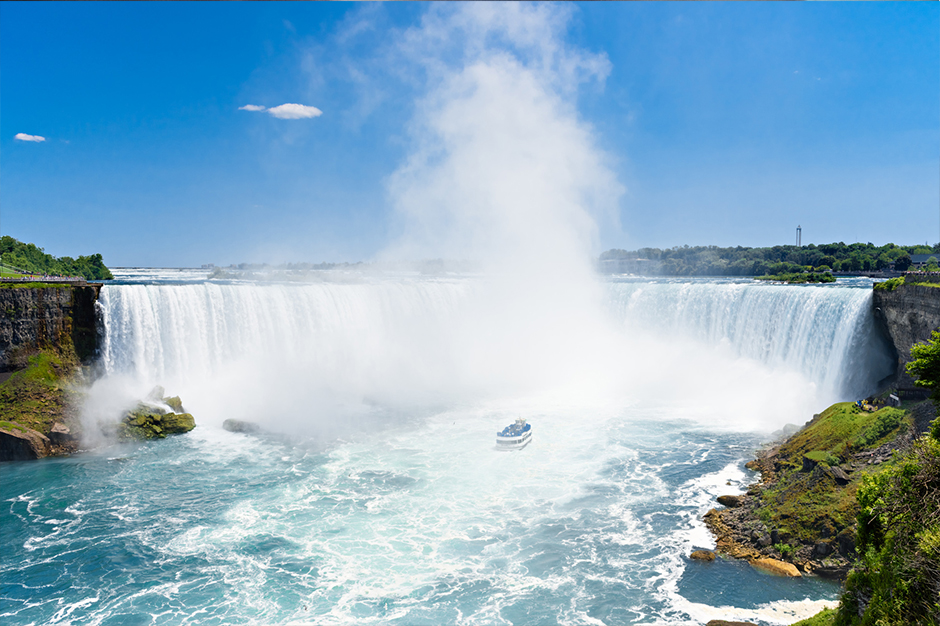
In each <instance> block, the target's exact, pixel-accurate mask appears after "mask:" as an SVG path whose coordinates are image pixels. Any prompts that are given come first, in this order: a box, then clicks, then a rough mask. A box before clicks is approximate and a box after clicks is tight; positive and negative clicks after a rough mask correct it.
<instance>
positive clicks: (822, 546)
mask: <svg viewBox="0 0 940 626" xmlns="http://www.w3.org/2000/svg"><path fill="white" fill-rule="evenodd" d="M813 552H815V553H816V554H818V555H819V556H826V555H827V554H829V553H830V552H832V545H831V544H830V543H829V542H828V541H819V542H817V543H816V545H815V546H814V547H813Z"/></svg>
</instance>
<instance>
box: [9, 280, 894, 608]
mask: <svg viewBox="0 0 940 626" xmlns="http://www.w3.org/2000/svg"><path fill="white" fill-rule="evenodd" d="M132 278H133V277H132ZM168 280H172V282H170V283H167V282H165V281H164V282H161V281H160V280H151V281H150V282H147V281H146V280H144V279H140V278H139V277H138V278H136V279H134V280H128V284H123V285H121V284H116V285H111V286H108V287H106V288H105V290H103V292H102V298H101V302H102V306H103V308H104V314H105V318H106V322H107V325H106V327H107V329H108V333H109V336H108V342H107V345H106V350H105V353H104V354H103V357H102V365H101V370H102V371H101V375H102V378H101V379H100V380H99V381H98V382H97V383H96V384H95V386H94V387H92V389H91V390H89V394H88V402H87V403H86V406H85V411H84V414H83V416H84V420H85V425H86V428H87V429H88V432H93V431H94V427H95V424H96V423H97V421H100V420H106V419H107V418H108V417H109V416H111V415H112V414H111V413H110V411H112V410H113V409H114V406H118V404H119V403H118V404H114V403H115V402H116V400H115V398H116V397H119V396H121V394H122V393H125V392H126V393H128V394H129V396H128V397H129V398H134V397H142V396H141V395H140V394H141V393H146V391H147V390H149V388H150V387H151V386H152V385H154V384H164V385H166V386H167V393H168V395H176V394H180V395H181V396H182V397H183V403H184V405H185V406H186V408H187V410H190V411H192V413H193V414H194V415H195V416H196V419H197V423H198V426H197V428H196V429H195V430H194V431H192V432H191V433H188V434H186V435H182V436H177V437H172V438H169V439H166V440H162V441H153V442H147V443H139V444H121V445H117V444H114V443H111V442H108V441H107V440H101V439H99V440H95V441H92V439H91V438H90V439H89V445H91V443H96V447H93V448H91V449H89V450H88V451H86V452H83V453H81V454H78V455H75V456H73V457H70V458H65V459H51V460H44V461H41V462H31V463H25V462H24V463H7V464H4V465H3V466H2V468H0V470H2V472H0V528H2V531H3V532H2V533H0V623H2V624H4V625H7V624H37V625H38V624H349V623H373V624H402V625H410V624H704V623H705V622H707V621H708V620H710V619H728V620H743V621H750V622H753V623H758V624H789V623H792V622H794V621H796V620H797V619H800V618H802V617H807V616H809V615H811V614H813V613H815V612H817V611H818V610H820V609H821V608H822V607H823V606H824V605H825V604H826V603H827V602H828V603H832V602H833V601H835V600H836V599H837V597H838V593H839V586H838V585H836V584H833V583H830V582H827V581H824V580H820V579H818V578H804V579H782V578H775V577H772V576H769V575H765V574H762V573H759V572H757V571H755V570H753V569H751V568H750V566H748V565H747V564H746V563H743V562H737V561H726V560H719V561H716V562H713V563H702V562H698V561H691V560H690V559H689V558H688V555H689V554H690V552H691V551H692V550H693V549H695V548H710V547H713V545H714V544H713V541H712V538H711V536H710V535H709V533H708V532H707V530H706V529H705V527H704V525H703V524H702V522H701V518H702V515H703V514H704V513H705V512H706V511H707V510H708V509H709V508H712V507H713V506H716V502H715V498H716V497H717V496H718V495H721V494H724V493H740V492H742V491H743V490H744V489H745V488H746V485H747V484H749V483H750V482H751V481H753V480H754V479H755V476H753V475H752V474H751V473H750V472H749V471H748V470H746V469H744V467H743V465H744V463H745V462H746V461H747V460H749V459H750V458H752V454H753V451H754V449H755V448H756V447H757V446H759V445H760V443H761V442H762V441H764V440H765V439H766V437H767V434H766V433H767V431H769V430H772V429H773V428H776V427H779V426H781V425H782V424H783V423H784V421H791V422H794V423H797V424H799V423H802V422H804V421H806V420H808V419H809V418H810V417H812V413H813V412H818V411H819V410H820V409H821V408H824V406H825V405H823V406H820V404H821V403H824V402H830V401H832V400H834V399H849V398H850V397H851V394H853V393H857V392H858V390H862V389H864V388H865V387H866V386H869V387H870V386H871V385H872V384H873V382H874V381H877V380H878V378H880V377H881V376H883V375H884V372H883V369H884V359H883V356H884V355H883V354H882V352H880V348H879V345H880V344H879V342H878V338H877V337H875V336H874V335H873V330H872V328H873V327H872V325H871V323H870V287H867V285H859V286H858V287H855V286H852V285H840V286H838V287H836V288H831V287H830V288H827V287H786V286H767V285H757V284H754V283H748V282H740V281H685V282H683V281H675V282H673V281H632V282H630V281H626V282H625V281H616V280H615V281H610V282H609V283H607V285H606V286H605V288H606V289H607V298H608V300H607V303H606V306H605V312H604V313H603V315H602V316H599V317H589V316H588V317H584V318H583V319H584V320H589V321H596V320H602V321H601V322H598V325H599V324H601V323H603V324H607V323H610V324H611V327H612V328H614V330H613V331H611V330H610V329H605V330H603V332H600V331H597V328H596V327H595V326H593V325H591V324H587V323H581V324H576V325H575V326H576V328H572V333H573V336H574V337H575V338H576V341H571V340H570V338H566V337H564V336H555V335H554V334H552V333H548V334H546V333H545V332H544V329H541V328H538V323H537V322H533V324H532V325H533V326H535V331H533V333H532V334H531V337H528V336H526V335H525V333H526V328H525V326H526V324H528V323H529V320H530V319H534V318H533V317H532V312H531V311H529V310H528V309H526V308H525V306H522V305H519V306H517V308H516V310H506V311H505V316H506V318H507V319H509V320H511V321H512V320H515V321H516V322H518V323H517V324H516V326H514V330H513V334H509V335H507V334H502V333H500V332H499V331H500V330H501V329H499V328H493V327H490V326H487V325H486V324H485V323H481V322H480V321H479V315H464V314H463V312H464V311H465V310H470V311H471V312H472V313H473V312H476V311H478V310H480V309H474V308H473V306H472V305H473V303H474V302H476V300H475V298H476V299H479V295H478V294H480V293H485V288H483V287H480V285H479V284H477V283H475V282H474V281H472V280H471V281H469V282H468V281H466V280H463V279H451V278H448V279H435V278H428V279H425V278H417V279H412V278H400V277H399V278H394V279H392V280H385V279H378V280H372V279H367V278H364V279H363V280H360V281H352V282H350V281H345V282H342V283H329V282H325V283H324V284H317V285H301V286H296V285H250V284H245V285H235V284H224V285H216V284H207V283H204V282H202V279H201V278H197V279H196V280H179V277H177V276H172V277H171V278H170V279H168ZM344 280H345V279H344ZM135 283H136V284H135ZM468 303H469V304H468ZM537 304H538V306H540V307H542V306H544V303H541V302H539V303H537ZM563 305H564V303H563V302H560V303H559V306H558V309H559V310H561V311H562V313H563V314H564V316H566V317H564V320H563V321H570V320H571V319H573V318H572V317H571V316H572V315H574V314H575V313H577V311H574V312H573V311H572V310H570V309H564V306H563ZM538 317H539V319H542V318H545V317H547V318H548V319H551V313H550V312H538ZM416 320H417V321H416ZM611 320H613V321H612V322H611ZM484 321H485V320H484ZM555 321H558V320H555ZM575 321H577V320H575ZM582 321H583V320H582ZM454 328H459V329H462V331H463V332H451V331H452V330H453V329H454ZM549 330H551V327H549ZM470 331H474V332H475V333H476V334H472V333H470ZM484 331H492V333H491V334H492V336H489V337H487V336H486V332H484ZM516 335H519V336H522V338H523V340H524V341H520V342H518V343H514V338H515V336H516ZM467 336H469V337H470V338H471V339H472V341H467V340H466V339H465V338H466V337H467ZM507 337H508V340H507ZM528 339H531V340H532V341H528ZM584 346H587V348H586V349H584V350H580V349H581V348H582V347H584ZM521 350H525V351H529V352H530V353H531V354H530V353H529V352H526V353H523V354H522V355H521V356H520V351H521ZM455 355H457V357H455ZM458 357H459V358H458ZM463 357H465V358H463ZM523 366H525V367H523ZM832 370H835V372H833V371H832ZM840 371H844V372H846V375H841V376H840V375H838V372H840ZM579 376H580V377H579ZM546 380H547V381H549V382H550V383H551V384H549V385H547V386H545V385H543V386H541V387H540V386H539V385H538V383H539V382H542V381H546ZM556 381H560V383H559V384H556ZM846 396H847V397H846ZM109 402H110V403H111V404H109ZM112 404H113V405H114V406H112ZM229 417H235V418H239V419H251V420H252V421H257V422H259V423H260V424H261V425H262V426H263V427H264V428H265V429H267V432H266V433H265V434H262V435H259V436H252V435H245V434H235V433H229V432H226V431H225V430H223V429H222V428H221V423H222V421H223V420H224V419H226V418H229ZM516 417H524V418H526V419H527V420H528V421H529V423H530V424H532V429H533V440H532V443H531V444H530V445H529V446H528V447H526V448H525V449H524V450H521V451H513V452H506V451H497V450H495V435H496V433H497V432H498V431H499V430H501V429H502V428H503V427H505V426H506V425H507V424H510V423H512V422H513V421H514V420H515V418H516Z"/></svg>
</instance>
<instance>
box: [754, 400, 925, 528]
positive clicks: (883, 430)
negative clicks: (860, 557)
mask: <svg viewBox="0 0 940 626" xmlns="http://www.w3.org/2000/svg"><path fill="white" fill-rule="evenodd" d="M909 422H910V418H909V417H908V415H907V413H906V412H905V411H902V410H900V409H895V408H891V407H885V408H882V409H879V410H878V411H875V412H872V413H869V412H867V411H863V410H861V409H859V408H858V407H856V406H855V404H854V403H851V402H842V403H839V404H834V405H832V406H831V407H829V408H828V409H826V410H825V411H823V412H822V413H821V414H819V415H818V416H816V417H815V418H813V420H812V421H811V422H810V423H809V424H808V425H807V426H806V427H805V428H804V429H803V430H801V431H800V432H798V433H796V434H795V435H793V436H792V437H791V438H790V439H789V440H788V441H787V442H786V443H785V444H783V445H782V446H781V447H780V450H779V452H778V456H777V461H778V463H779V466H780V469H779V471H778V474H777V480H776V482H774V483H772V484H771V485H769V486H768V487H767V488H766V489H765V490H764V492H763V494H762V501H763V505H762V506H761V507H760V508H759V509H758V510H757V514H758V516H759V517H760V518H761V519H762V520H763V521H764V522H766V523H767V524H769V525H770V526H772V527H774V528H777V529H779V530H781V531H784V532H786V533H789V534H790V535H791V536H792V537H793V538H795V539H798V540H800V541H813V540H815V538H817V537H819V536H820V535H822V536H828V537H835V535H837V534H838V533H840V532H841V531H842V530H844V529H847V528H850V527H852V526H853V525H854V523H855V516H856V514H857V513H858V502H857V501H856V497H855V496H856V491H857V489H858V482H859V480H860V479H861V477H862V476H863V475H865V474H867V473H873V472H878V471H881V470H882V469H883V468H884V467H885V466H887V465H889V464H888V463H886V464H882V465H878V466H871V468H865V469H860V470H858V471H856V472H854V473H853V474H851V481H850V482H849V484H848V485H845V486H839V485H838V484H837V483H836V482H835V480H834V479H833V478H831V477H827V476H825V475H820V474H819V473H818V472H816V471H814V472H803V471H801V470H802V468H803V457H804V456H806V457H808V458H810V459H812V460H814V461H817V462H818V463H825V464H826V465H827V466H835V465H838V464H839V463H842V462H845V461H847V460H848V459H849V457H850V456H851V455H852V454H853V453H855V452H858V451H860V450H863V449H869V448H874V447H877V446H879V445H882V444H883V443H885V442H887V441H890V440H891V439H893V438H894V437H896V436H897V434H898V433H899V432H900V430H901V429H902V428H904V427H906V426H907V425H908V424H909Z"/></svg>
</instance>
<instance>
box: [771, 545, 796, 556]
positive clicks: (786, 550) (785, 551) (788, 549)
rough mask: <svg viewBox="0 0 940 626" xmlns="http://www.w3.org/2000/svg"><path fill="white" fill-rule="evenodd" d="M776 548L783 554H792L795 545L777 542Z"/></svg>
mask: <svg viewBox="0 0 940 626" xmlns="http://www.w3.org/2000/svg"><path fill="white" fill-rule="evenodd" d="M774 549H775V550H776V551H777V552H779V553H780V554H782V555H783V556H790V555H791V554H792V553H793V551H794V548H793V546H791V545H790V544H788V543H775V544H774Z"/></svg>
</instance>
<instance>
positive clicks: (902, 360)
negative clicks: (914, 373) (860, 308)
mask: <svg viewBox="0 0 940 626" xmlns="http://www.w3.org/2000/svg"><path fill="white" fill-rule="evenodd" d="M873 306H874V310H875V317H876V319H877V320H878V322H879V323H880V324H881V325H882V327H883V328H884V330H885V331H886V332H887V334H888V337H889V338H890V339H891V342H892V343H893V344H894V349H895V352H896V353H897V359H898V370H897V388H898V389H899V390H900V391H901V392H908V393H917V392H923V390H922V389H919V388H917V387H915V386H914V380H913V379H912V378H911V377H910V376H909V375H908V374H907V371H906V370H905V365H907V364H908V363H909V362H910V360H911V346H912V345H914V344H915V343H918V342H921V341H928V340H930V335H931V333H932V332H933V331H934V330H938V329H940V287H935V286H931V285H927V284H912V283H904V284H900V285H897V286H896V287H895V288H894V289H875V290H874V297H873Z"/></svg>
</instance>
